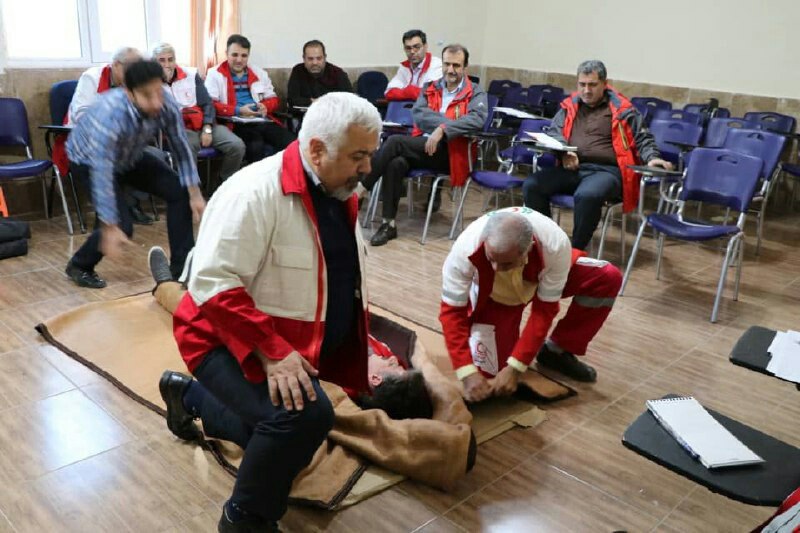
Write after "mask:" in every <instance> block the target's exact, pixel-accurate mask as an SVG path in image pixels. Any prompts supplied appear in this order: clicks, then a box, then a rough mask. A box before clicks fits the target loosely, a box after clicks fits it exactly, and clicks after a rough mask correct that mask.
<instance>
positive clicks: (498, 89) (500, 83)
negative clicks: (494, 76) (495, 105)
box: [486, 80, 522, 100]
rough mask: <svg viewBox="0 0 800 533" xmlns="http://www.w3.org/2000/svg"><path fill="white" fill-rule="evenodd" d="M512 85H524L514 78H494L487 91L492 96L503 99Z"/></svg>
mask: <svg viewBox="0 0 800 533" xmlns="http://www.w3.org/2000/svg"><path fill="white" fill-rule="evenodd" d="M511 87H522V84H521V83H520V82H518V81H514V80H492V81H491V83H489V89H488V90H487V91H486V92H487V93H489V95H490V96H496V97H497V98H498V99H500V100H502V99H503V97H504V96H505V95H506V91H507V90H508V89H510V88H511Z"/></svg>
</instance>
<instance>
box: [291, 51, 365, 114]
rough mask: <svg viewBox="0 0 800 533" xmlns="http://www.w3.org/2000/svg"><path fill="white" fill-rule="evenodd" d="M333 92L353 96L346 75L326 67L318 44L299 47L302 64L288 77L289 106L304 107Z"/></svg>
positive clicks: (332, 65)
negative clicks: (301, 49) (301, 51)
mask: <svg viewBox="0 0 800 533" xmlns="http://www.w3.org/2000/svg"><path fill="white" fill-rule="evenodd" d="M337 91H344V92H348V93H351V92H353V85H352V84H351V83H350V78H349V77H347V72H345V71H344V70H342V69H341V68H339V67H337V66H336V65H334V64H333V63H328V54H327V53H326V52H325V45H324V44H322V41H318V40H316V39H315V40H313V41H308V42H307V43H306V44H304V45H303V62H302V63H298V64H296V65H295V66H294V68H293V69H292V73H291V75H290V76H289V87H288V89H287V93H286V94H287V98H288V100H289V105H292V106H300V107H308V106H310V105H311V102H313V101H314V100H316V99H317V98H319V97H320V96H322V95H324V94H328V93H333V92H337Z"/></svg>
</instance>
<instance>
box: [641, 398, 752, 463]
mask: <svg viewBox="0 0 800 533" xmlns="http://www.w3.org/2000/svg"><path fill="white" fill-rule="evenodd" d="M645 403H646V404H647V408H648V409H649V410H650V412H651V413H653V416H655V417H656V420H658V422H659V424H661V426H662V427H663V428H664V429H666V430H667V432H668V433H669V434H670V435H672V436H673V437H674V438H675V440H677V441H678V443H679V444H680V445H681V446H682V447H683V448H684V449H685V450H686V451H687V452H688V453H689V454H690V455H691V456H692V457H694V458H695V459H697V460H699V461H700V462H701V463H702V464H703V466H705V467H706V468H724V467H729V466H742V465H752V464H758V463H763V462H764V460H763V459H762V458H761V457H759V456H758V455H756V454H755V453H753V451H752V450H750V448H748V447H747V446H745V445H744V444H742V442H741V441H740V440H739V439H737V438H736V437H734V436H733V435H732V434H731V432H730V431H728V430H727V429H725V428H724V427H723V426H722V424H720V423H719V422H717V420H716V419H715V418H714V417H713V416H711V415H710V414H709V412H708V411H706V410H705V408H704V407H703V406H702V405H700V402H698V401H697V400H695V399H694V398H692V397H691V396H689V397H684V398H663V399H661V400H648V401H647V402H645Z"/></svg>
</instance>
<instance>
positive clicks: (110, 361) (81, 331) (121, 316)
mask: <svg viewBox="0 0 800 533" xmlns="http://www.w3.org/2000/svg"><path fill="white" fill-rule="evenodd" d="M374 312H375V311H374ZM376 312H377V313H378V314H380V315H382V316H384V317H385V318H387V319H389V320H388V321H387V322H390V323H391V322H396V323H398V324H400V325H402V326H410V327H411V329H413V330H414V331H415V332H416V333H417V338H416V340H415V341H413V342H414V348H413V350H409V353H413V355H412V362H413V364H414V365H415V366H418V367H420V368H421V369H422V371H423V373H424V374H425V376H426V379H428V378H429V376H431V375H432V376H434V378H433V379H440V380H445V381H446V383H442V386H438V387H433V390H434V391H436V390H438V391H443V392H442V393H441V397H439V398H437V395H436V393H434V398H433V400H434V406H435V410H434V417H435V418H436V419H437V420H413V421H393V420H390V419H388V417H386V415H385V413H383V412H382V411H376V410H369V411H363V410H361V409H360V408H358V407H357V406H356V405H355V404H354V403H353V402H352V400H350V399H349V398H348V397H347V395H346V394H345V393H344V392H343V391H342V390H341V389H340V388H339V387H337V386H335V385H333V384H330V383H326V384H324V387H325V390H326V393H327V394H328V396H329V397H330V398H331V400H332V403H333V404H334V406H335V412H336V422H335V426H334V429H333V431H332V432H331V434H330V438H329V440H328V442H327V443H326V444H324V445H323V446H322V447H321V448H320V449H319V450H318V451H317V454H316V455H315V457H314V460H313V462H312V464H311V465H310V466H309V467H308V468H306V469H305V470H304V471H303V472H302V473H301V474H300V476H298V478H297V479H296V480H295V483H294V485H293V487H292V494H291V496H292V500H293V501H295V502H302V503H307V504H315V505H318V506H321V507H324V508H329V509H330V508H335V507H337V506H339V505H344V504H350V503H355V502H356V501H359V500H361V499H363V498H365V497H368V496H369V495H371V494H374V493H376V492H378V491H380V490H383V489H384V488H386V487H388V486H390V485H391V484H393V483H395V482H397V481H399V479H402V477H400V476H397V475H394V474H392V473H390V472H387V471H385V470H382V469H379V468H371V469H370V470H371V471H370V472H369V473H368V475H363V474H364V473H365V471H366V470H367V464H368V461H370V462H374V463H376V464H379V465H383V466H386V467H387V468H391V469H392V470H394V471H395V472H399V473H400V474H403V475H407V476H409V477H412V478H413V479H417V480H419V481H422V482H424V483H428V484H430V485H433V486H436V487H440V488H445V489H446V488H447V487H448V486H450V485H451V484H452V483H453V482H454V481H455V480H456V479H457V478H458V477H459V476H461V475H463V469H464V465H465V457H466V446H467V443H468V440H469V427H468V426H467V424H468V423H469V418H470V413H468V412H467V411H466V409H464V408H463V403H461V402H460V401H457V402H454V401H453V394H454V392H453V391H455V394H456V395H457V394H458V383H457V381H455V380H454V378H453V377H452V370H451V369H450V365H449V360H448V359H447V355H446V352H445V351H444V342H443V339H442V337H441V335H440V334H438V333H436V332H432V331H430V330H427V329H424V328H421V327H419V326H417V325H415V324H413V323H411V322H408V321H406V320H404V319H402V318H400V317H396V316H393V315H392V314H391V313H388V312H385V311H383V310H376ZM37 329H38V330H39V331H40V333H42V334H43V335H44V336H45V338H46V339H47V340H48V341H50V342H51V343H52V344H54V345H55V346H57V347H58V348H59V349H61V350H62V351H64V352H65V353H67V354H68V355H70V356H72V357H74V358H75V359H77V360H79V361H81V362H82V363H84V364H86V365H87V366H89V367H90V368H92V369H93V370H95V371H97V372H99V373H100V374H102V375H103V376H104V377H106V378H107V379H109V380H110V381H111V382H112V383H114V384H115V385H116V386H117V387H119V388H120V389H121V390H123V391H124V392H126V393H127V394H128V395H129V396H130V397H131V398H133V399H134V400H136V401H138V402H139V403H142V404H143V405H145V406H147V407H148V408H150V409H152V410H154V411H156V412H158V413H160V414H162V415H163V414H164V410H163V408H162V407H161V405H162V402H161V397H160V394H159V392H158V379H159V377H160V375H161V372H162V371H163V370H164V369H167V368H170V369H176V370H184V365H183V362H182V361H181V359H180V356H179V354H178V351H177V347H176V346H175V342H174V339H173V337H172V320H171V317H170V315H169V313H167V312H166V311H164V310H163V309H162V308H161V307H160V306H159V305H158V304H157V303H156V302H155V300H154V299H153V298H152V296H150V295H149V294H143V295H137V296H130V297H126V298H121V299H119V300H114V301H110V302H98V303H93V304H87V305H85V306H82V307H80V308H77V309H74V310H72V311H69V312H67V313H64V314H62V315H59V316H57V317H55V318H52V319H50V320H48V321H47V322H46V323H45V324H40V325H39V326H37ZM89 331H91V332H92V334H91V335H87V332H89ZM412 337H413V336H412ZM433 366H435V367H438V368H440V369H442V370H444V371H445V373H444V374H443V375H442V374H441V373H438V372H430V371H428V372H426V370H425V369H426V367H431V368H432V367H433ZM436 376H438V377H436ZM526 382H530V383H531V384H533V387H534V388H538V389H540V390H539V392H540V393H542V392H543V394H542V395H544V396H551V397H552V396H559V395H568V394H570V390H569V389H566V388H565V387H563V386H562V385H560V384H557V383H555V382H552V381H550V380H548V379H547V378H544V377H543V376H541V375H539V374H537V373H534V372H529V373H528V375H527V376H526ZM473 414H474V420H473V421H472V425H473V429H474V431H475V434H476V437H477V439H478V442H483V441H485V440H488V439H489V438H492V437H493V436H496V435H498V434H500V433H502V432H503V431H506V430H507V429H510V428H511V427H513V426H514V425H515V424H520V425H526V426H531V425H536V424H538V423H540V422H541V421H542V420H544V413H543V412H542V411H540V410H539V409H537V408H536V407H534V406H532V405H531V404H529V403H526V402H520V401H514V400H511V401H497V402H487V403H486V404H485V405H482V406H479V409H477V410H475V411H474V413H473ZM442 421H447V422H449V423H444V422H442ZM404 439H405V440H404ZM399 443H406V444H407V445H405V446H403V445H398V444H399ZM204 447H205V448H206V449H208V450H209V451H211V452H212V453H214V454H215V457H216V458H217V460H218V461H219V462H220V463H221V464H222V465H223V466H225V467H226V468H227V469H228V470H229V471H231V472H234V471H235V466H236V465H237V464H238V461H239V458H240V456H241V450H240V449H238V448H237V447H235V446H234V445H232V444H230V443H217V442H213V443H209V442H206V443H204ZM431 465H437V468H430V466H431Z"/></svg>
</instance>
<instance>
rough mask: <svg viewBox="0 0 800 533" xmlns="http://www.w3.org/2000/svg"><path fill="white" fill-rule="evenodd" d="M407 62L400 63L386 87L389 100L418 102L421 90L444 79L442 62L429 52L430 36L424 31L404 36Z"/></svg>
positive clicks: (416, 31)
mask: <svg viewBox="0 0 800 533" xmlns="http://www.w3.org/2000/svg"><path fill="white" fill-rule="evenodd" d="M403 51H404V52H405V53H406V58H407V59H406V61H403V62H402V63H400V68H398V69H397V74H395V75H394V78H392V79H391V80H390V81H389V84H388V85H387V86H386V92H384V96H385V97H386V99H387V100H389V101H392V100H416V99H417V98H419V92H420V89H421V88H422V87H423V86H424V85H425V84H426V83H428V82H432V81H437V80H439V79H440V78H441V77H442V60H441V59H439V58H438V57H436V56H434V55H433V54H431V53H430V52H428V36H427V35H425V32H424V31H422V30H408V31H407V32H405V33H404V34H403Z"/></svg>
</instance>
